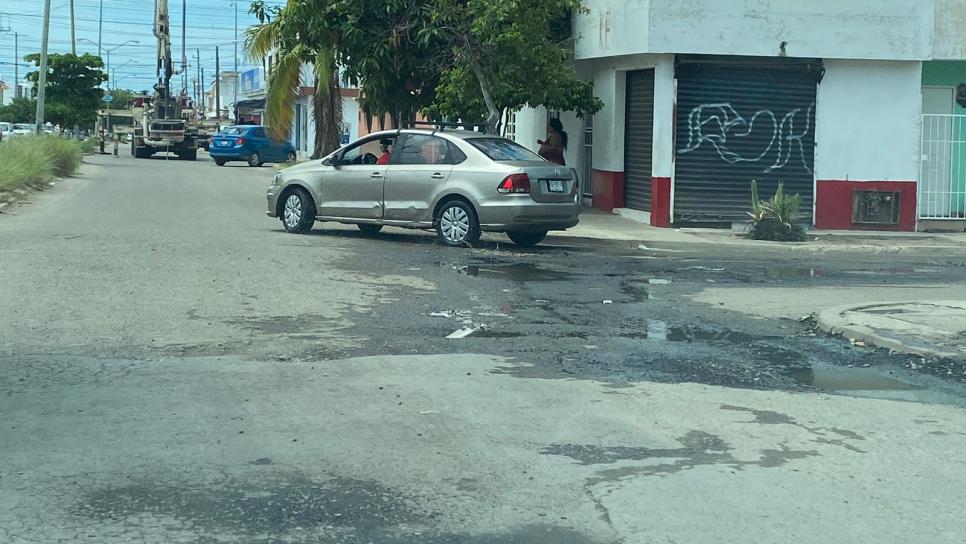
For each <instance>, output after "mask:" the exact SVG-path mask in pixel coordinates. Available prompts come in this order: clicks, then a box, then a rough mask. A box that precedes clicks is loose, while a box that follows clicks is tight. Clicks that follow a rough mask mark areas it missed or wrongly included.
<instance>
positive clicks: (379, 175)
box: [268, 129, 580, 246]
mask: <svg viewBox="0 0 966 544" xmlns="http://www.w3.org/2000/svg"><path fill="white" fill-rule="evenodd" d="M578 194H579V193H578V190H577V174H576V172H575V171H574V170H573V169H572V168H567V167H563V166H556V165H554V164H551V163H549V162H547V161H546V160H544V159H543V158H542V157H540V156H539V155H537V154H536V153H533V152H532V151H530V150H528V149H526V148H525V147H523V146H521V145H519V144H517V143H516V142H513V141H511V140H508V139H506V138H500V137H497V136H493V135H487V134H483V133H479V132H470V131H464V130H438V131H434V130H424V129H410V130H393V131H386V132H379V133H375V134H372V135H369V136H366V137H364V138H362V139H360V140H358V141H356V142H355V143H353V144H350V145H348V146H345V147H343V148H342V149H339V150H338V151H336V152H334V153H332V154H331V155H329V156H327V157H325V158H324V159H322V160H314V161H309V162H306V163H303V164H299V165H296V166H292V167H290V168H286V169H285V170H282V171H281V172H279V173H278V174H276V175H275V178H274V180H273V181H272V186H271V187H270V188H269V189H268V215H269V216H270V217H278V218H280V219H281V221H282V225H284V227H285V230H287V231H289V232H294V233H305V232H308V231H309V230H311V229H312V226H313V225H314V224H315V222H316V221H334V222H339V223H349V224H357V225H358V226H359V228H360V229H361V230H362V231H363V232H364V233H367V234H375V233H377V232H379V230H380V229H382V227H384V226H386V225H390V226H394V227H404V228H413V229H435V230H436V233H437V235H438V236H439V240H440V242H442V243H443V244H446V245H450V246H464V245H472V244H474V243H476V242H477V241H478V240H479V238H480V234H481V233H482V232H483V231H487V232H505V233H506V234H507V235H508V236H509V237H510V239H511V240H513V241H514V242H515V243H516V244H519V245H521V246H533V245H536V244H539V243H540V242H541V241H543V239H544V238H545V237H546V236H547V232H548V231H551V230H564V229H568V228H570V227H573V226H575V225H576V224H577V222H578V219H579V215H580V202H579V197H578Z"/></svg>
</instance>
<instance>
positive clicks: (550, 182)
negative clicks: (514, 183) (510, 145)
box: [519, 162, 577, 202]
mask: <svg viewBox="0 0 966 544" xmlns="http://www.w3.org/2000/svg"><path fill="white" fill-rule="evenodd" d="M519 172H522V173H524V174H526V175H527V176H528V177H529V178H530V198H532V199H533V200H534V202H570V201H572V200H573V199H574V195H576V194H577V176H576V174H575V173H574V170H573V169H572V168H567V167H566V166H558V165H554V164H547V163H538V162H527V163H519Z"/></svg>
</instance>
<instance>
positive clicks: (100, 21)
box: [97, 0, 104, 58]
mask: <svg viewBox="0 0 966 544" xmlns="http://www.w3.org/2000/svg"><path fill="white" fill-rule="evenodd" d="M103 30H104V0H101V3H100V7H99V8H98V9H97V56H98V57H100V56H101V35H102V32H103ZM101 58H104V57H101Z"/></svg>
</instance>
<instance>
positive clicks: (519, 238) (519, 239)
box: [506, 230, 547, 247]
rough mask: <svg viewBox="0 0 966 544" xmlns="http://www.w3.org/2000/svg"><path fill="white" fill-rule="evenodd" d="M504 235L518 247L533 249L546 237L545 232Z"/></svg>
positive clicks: (509, 233)
mask: <svg viewBox="0 0 966 544" xmlns="http://www.w3.org/2000/svg"><path fill="white" fill-rule="evenodd" d="M506 235H507V237H508V238H509V239H510V240H513V243H514V244H516V245H518V246H520V247H533V246H535V245H537V244H539V243H540V242H542V241H543V240H544V239H545V238H546V237H547V231H545V230H540V231H529V232H508V233H506Z"/></svg>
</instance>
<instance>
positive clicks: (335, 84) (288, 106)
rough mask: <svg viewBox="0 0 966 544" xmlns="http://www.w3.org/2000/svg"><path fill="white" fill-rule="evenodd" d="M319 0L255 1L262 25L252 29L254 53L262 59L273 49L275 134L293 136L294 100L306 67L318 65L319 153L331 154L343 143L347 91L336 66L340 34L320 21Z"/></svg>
mask: <svg viewBox="0 0 966 544" xmlns="http://www.w3.org/2000/svg"><path fill="white" fill-rule="evenodd" d="M316 3H317V2H309V1H290V2H288V3H287V4H286V5H285V6H281V7H279V6H267V5H265V4H264V2H261V1H256V2H253V3H252V7H251V12H252V13H254V14H255V16H256V17H257V18H258V19H259V21H260V23H261V24H260V25H258V26H256V27H253V28H251V29H250V30H249V32H248V54H249V55H250V56H251V57H253V58H254V59H259V60H260V59H262V58H264V57H265V56H266V55H269V54H271V55H272V57H273V63H272V67H271V70H270V72H269V74H268V92H267V97H266V101H265V114H266V117H267V119H268V130H269V133H270V134H271V135H272V136H273V137H274V138H276V139H279V140H281V139H285V138H287V137H288V136H289V132H290V131H291V127H292V118H293V117H294V111H293V104H294V102H295V99H296V98H297V97H298V93H299V90H300V88H301V85H302V66H303V65H305V64H310V65H312V66H313V67H314V80H315V81H314V83H315V95H314V98H313V106H314V108H313V109H314V119H313V121H314V123H315V149H314V153H313V154H314V156H316V157H318V156H321V155H326V154H328V153H329V152H330V151H333V150H335V149H337V148H338V147H339V145H340V141H341V140H340V135H341V133H342V95H341V86H340V84H339V71H338V67H337V66H336V49H335V39H334V36H333V35H332V34H331V33H330V32H326V31H325V28H324V27H318V26H315V25H314V23H315V21H316V17H315V14H313V12H312V8H313V7H314V5H315V4H316Z"/></svg>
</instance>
